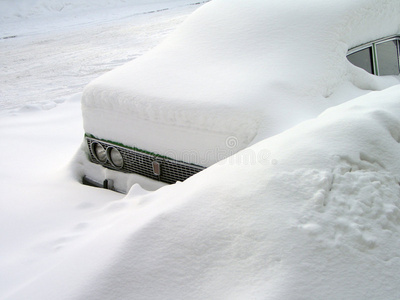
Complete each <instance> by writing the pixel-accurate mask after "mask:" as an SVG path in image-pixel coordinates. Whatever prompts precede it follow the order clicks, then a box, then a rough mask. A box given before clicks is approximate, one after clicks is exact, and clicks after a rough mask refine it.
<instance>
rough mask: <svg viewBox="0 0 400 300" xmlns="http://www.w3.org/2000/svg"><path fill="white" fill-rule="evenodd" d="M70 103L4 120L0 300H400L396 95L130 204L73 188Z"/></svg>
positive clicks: (338, 112)
mask: <svg viewBox="0 0 400 300" xmlns="http://www.w3.org/2000/svg"><path fill="white" fill-rule="evenodd" d="M60 2H61V1H60ZM388 3H389V2H388ZM124 12H125V10H124ZM48 14H49V15H50V17H51V14H50V13H48ZM121 14H123V12H121ZM45 15H47V12H46V13H45ZM178 15H179V14H178ZM176 16H177V15H175V16H173V18H175V17H176ZM182 16H183V15H182ZM50 17H49V18H50ZM143 21H144V23H146V22H147V21H146V20H145V19H143ZM10 22H11V21H10ZM167 23H168V21H167ZM21 24H23V22H21ZM79 26H80V25H79ZM79 26H78V28H79ZM128 26H129V25H128ZM144 27H145V28H148V27H147V26H146V25H145V26H144ZM38 28H39V29H40V26H39V27H38ZM69 29H70V27H68V28H66V30H67V31H69ZM41 30H42V31H47V28H46V27H42V28H41ZM30 38H31V39H33V38H34V37H33V36H31V37H30ZM8 41H9V39H6V40H2V41H1V43H2V44H4V45H6V43H7V42H8ZM31 49H34V48H31ZM16 52H18V51H16ZM82 53H84V52H82ZM3 57H5V56H3V55H2V58H3ZM2 61H3V60H2ZM28 61H29V60H28ZM52 61H53V60H52V58H50V62H52ZM354 72H355V73H356V74H360V73H359V72H358V73H357V71H354ZM355 77H356V78H358V80H359V81H358V82H359V83H360V84H362V83H363V82H365V76H364V75H359V76H358V77H357V76H355ZM362 78H364V79H362ZM71 80H72V79H71ZM367 81H368V82H369V83H371V82H372V83H374V82H375V83H376V82H378V84H377V85H375V88H376V89H378V88H381V87H383V86H389V85H391V84H394V83H395V82H396V81H397V80H394V79H393V80H390V79H388V80H383V81H382V80H375V79H374V78H368V79H367ZM2 82H3V81H2ZM382 82H383V83H382ZM66 83H67V84H70V83H71V82H70V81H66ZM71 85H72V84H71ZM367 85H368V84H367ZM27 87H29V88H30V89H35V88H37V87H40V89H42V90H47V89H48V86H47V85H46V84H39V85H38V86H35V85H33V84H32V85H30V84H28V85H27ZM371 87H373V85H372V86H370V88H371ZM360 93H361V94H363V93H364V94H365V93H367V91H366V90H365V91H360V90H359V89H357V88H355V87H354V86H352V85H351V84H345V85H343V86H342V88H341V89H339V90H337V93H336V95H335V97H338V98H340V97H349V95H355V94H360ZM16 97H17V96H16ZM64 97H65V98H68V100H65V101H64V102H63V103H62V104H61V103H60V104H59V105H58V104H57V103H56V102H54V100H57V98H58V97H55V98H52V99H50V98H49V99H45V100H44V101H46V103H51V102H54V103H55V104H54V105H51V106H55V107H54V108H53V109H50V110H43V109H40V108H42V107H41V105H37V104H36V105H35V108H37V110H36V111H31V110H29V109H27V108H28V107H25V109H22V110H17V109H15V110H11V111H10V107H7V109H6V111H5V112H4V110H3V114H2V115H1V116H0V140H1V143H2V147H1V154H2V157H3V160H2V162H1V168H0V178H1V180H0V188H1V190H2V191H3V193H2V195H3V196H2V197H1V199H0V205H1V209H0V245H1V247H0V298H1V299H96V300H97V299H132V298H134V299H398V298H399V297H400V288H399V287H400V282H399V278H398V276H397V272H398V269H399V263H400V261H399V255H400V252H399V249H400V247H399V246H400V245H399V241H400V239H399V231H400V186H399V181H400V165H399V163H398V159H397V158H398V157H399V154H400V153H399V151H400V148H399V141H400V104H399V103H400V101H399V100H400V87H399V85H396V86H393V87H392V88H389V89H387V90H383V91H376V92H371V93H367V94H366V95H365V96H363V97H361V98H358V99H355V100H352V101H351V102H348V103H344V104H342V105H340V106H337V107H333V108H331V109H328V110H326V111H325V112H323V113H322V114H321V115H320V116H319V117H318V118H315V119H312V120H309V121H306V122H304V123H302V124H299V125H298V126H296V127H294V128H292V129H290V130H288V131H286V132H284V133H282V134H279V135H276V136H274V137H272V138H269V139H266V140H263V141H260V142H259V143H257V144H255V145H253V146H252V147H250V148H247V149H245V150H243V151H242V152H240V153H238V154H237V155H235V156H232V157H230V158H228V159H226V160H224V161H222V162H220V163H217V164H215V165H214V166H212V167H210V168H209V169H207V170H205V171H204V172H201V173H199V174H198V175H196V176H194V177H192V178H190V179H189V180H187V181H186V182H184V183H178V184H176V185H171V186H166V187H164V188H161V189H159V190H157V191H155V192H147V191H145V190H143V189H142V188H140V187H139V186H138V185H135V186H134V187H133V188H132V189H131V190H130V192H129V194H128V195H127V196H123V195H120V194H117V193H113V192H110V191H106V190H100V189H94V188H90V187H86V186H82V185H81V184H79V183H78V182H77V181H76V180H75V179H74V178H73V175H72V174H71V172H70V171H71V165H70V161H72V157H73V156H74V153H75V152H76V150H77V149H78V148H79V145H80V144H81V141H82V137H83V128H82V123H81V117H80V114H81V112H80V97H81V94H74V95H71V94H69V95H68V94H66V95H64ZM2 99H3V98H2ZM16 100H17V99H16ZM59 102H61V101H59ZM44 108H45V107H44ZM47 108H50V107H47ZM4 158H6V159H4Z"/></svg>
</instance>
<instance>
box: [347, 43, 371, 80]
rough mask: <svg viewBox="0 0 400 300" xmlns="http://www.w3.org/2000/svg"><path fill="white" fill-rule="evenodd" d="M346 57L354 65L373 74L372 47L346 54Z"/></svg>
mask: <svg viewBox="0 0 400 300" xmlns="http://www.w3.org/2000/svg"><path fill="white" fill-rule="evenodd" d="M347 59H348V60H349V61H350V62H351V63H352V64H353V65H355V66H357V67H359V68H362V69H364V70H365V71H367V72H368V73H371V74H373V64H372V47H368V48H366V49H363V50H360V51H357V52H355V53H352V54H350V55H348V56H347Z"/></svg>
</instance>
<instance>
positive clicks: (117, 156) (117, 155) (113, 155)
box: [107, 146, 124, 169]
mask: <svg viewBox="0 0 400 300" xmlns="http://www.w3.org/2000/svg"><path fill="white" fill-rule="evenodd" d="M107 159H108V162H109V163H110V164H111V165H112V166H113V167H114V168H116V169H122V168H123V167H124V157H123V156H122V154H121V152H120V151H119V150H118V149H117V148H115V147H112V146H110V147H108V148H107Z"/></svg>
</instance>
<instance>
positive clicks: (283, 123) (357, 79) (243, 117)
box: [82, 0, 400, 166]
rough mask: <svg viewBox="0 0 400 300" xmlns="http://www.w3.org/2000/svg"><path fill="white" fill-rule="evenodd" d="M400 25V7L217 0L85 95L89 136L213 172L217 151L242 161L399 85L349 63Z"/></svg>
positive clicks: (367, 0)
mask: <svg viewBox="0 0 400 300" xmlns="http://www.w3.org/2000/svg"><path fill="white" fill-rule="evenodd" d="M399 24H400V2H399V1H397V0H391V1H387V0H356V1H347V0H339V1H335V2H326V1H319V0H303V1H290V0H286V1H239V0H233V1H232V0H229V1H228V0H213V1H211V2H209V3H207V4H205V5H203V6H202V7H201V8H199V9H198V10H197V11H195V13H193V14H192V15H191V16H190V17H189V18H188V19H187V20H186V21H185V22H184V23H183V24H182V26H180V27H179V28H178V29H177V30H176V31H175V32H174V33H173V34H172V35H171V36H169V38H167V39H166V40H165V41H164V42H163V43H162V44H160V45H159V46H158V47H156V48H154V49H153V50H152V51H150V52H148V53H147V54H145V55H143V56H142V57H140V58H138V59H136V60H134V61H132V62H130V63H128V64H126V65H124V66H122V67H119V68H117V69H115V70H113V71H111V72H109V73H107V74H105V75H103V76H101V77H100V78H98V79H96V80H94V81H93V82H92V83H90V84H89V85H88V86H87V87H86V89H85V91H84V95H83V99H82V108H83V117H84V127H85V131H86V132H87V133H90V134H92V135H94V136H97V137H101V138H103V139H109V140H114V141H115V140H116V141H118V142H121V143H123V144H126V145H129V146H135V147H139V148H142V149H154V148H157V151H158V153H160V154H162V155H169V156H174V158H176V159H179V160H185V157H184V151H185V150H188V149H191V150H194V149H195V150H196V151H200V152H201V151H202V152H203V154H201V155H200V156H201V159H200V160H201V161H200V162H199V163H201V164H202V165H205V166H207V165H210V164H212V163H214V162H216V161H218V160H219V159H221V158H223V157H219V156H220V153H217V154H215V153H214V154H212V155H209V153H208V154H207V155H208V156H207V155H206V154H205V153H204V152H205V151H207V149H210V147H214V148H218V149H222V150H221V152H224V151H225V150H232V151H233V152H236V151H238V150H240V149H243V148H245V147H246V146H247V145H249V144H250V143H252V142H256V141H258V140H261V139H263V138H265V137H268V136H271V135H274V134H276V133H279V132H281V131H283V130H285V129H288V128H290V127H292V126H293V125H295V124H297V123H299V122H300V121H303V120H306V119H309V118H311V117H314V116H316V115H318V114H319V113H320V112H322V111H323V110H325V109H326V108H328V107H330V106H334V105H336V104H338V103H341V102H344V101H346V100H349V99H350V98H353V97H354V96H358V95H360V94H362V93H364V92H362V91H361V89H362V90H376V89H381V88H384V87H387V86H390V85H392V84H393V83H394V82H393V79H388V78H378V77H376V76H373V75H370V74H367V73H366V72H365V71H363V70H361V69H359V68H356V67H354V66H353V65H352V64H351V63H349V61H348V60H347V59H346V54H347V51H348V50H349V49H350V48H352V47H354V46H357V45H359V44H362V43H365V42H367V41H370V40H374V39H377V38H381V37H385V36H389V35H393V34H397V33H399ZM127 38H129V37H127ZM343 91H345V92H343ZM149 134H150V135H151V136H149ZM229 137H233V138H234V139H235V140H234V143H233V146H232V147H229V146H228V147H227V145H226V141H227V139H228V138H229ZM183 140H184V141H183ZM132 141H135V142H134V145H133V144H132ZM182 141H183V142H182ZM208 141H209V142H208ZM171 149H173V153H172V152H171ZM228 154H229V153H228ZM222 156H224V155H222ZM225 156H226V155H225Z"/></svg>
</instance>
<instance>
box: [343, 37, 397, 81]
mask: <svg viewBox="0 0 400 300" xmlns="http://www.w3.org/2000/svg"><path fill="white" fill-rule="evenodd" d="M399 49H400V36H390V37H387V38H382V39H379V40H375V41H372V42H369V43H367V44H364V45H361V46H357V47H355V48H353V49H350V50H349V51H348V54H347V59H348V60H349V61H350V62H351V63H352V64H353V65H355V66H357V67H359V68H362V69H364V70H366V71H367V72H368V73H371V74H374V75H380V76H385V75H399V74H400V63H399V57H400V55H399V51H400V50H399Z"/></svg>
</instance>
